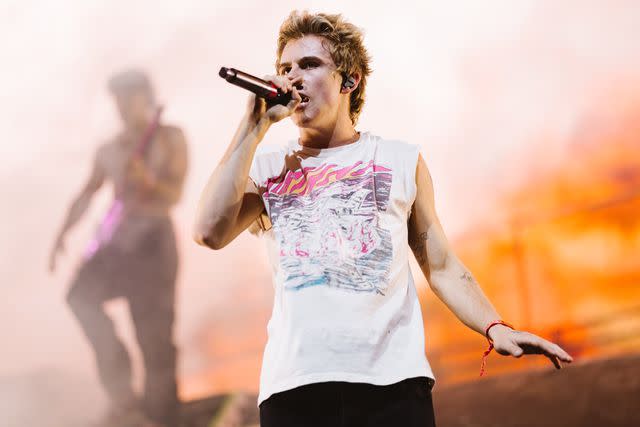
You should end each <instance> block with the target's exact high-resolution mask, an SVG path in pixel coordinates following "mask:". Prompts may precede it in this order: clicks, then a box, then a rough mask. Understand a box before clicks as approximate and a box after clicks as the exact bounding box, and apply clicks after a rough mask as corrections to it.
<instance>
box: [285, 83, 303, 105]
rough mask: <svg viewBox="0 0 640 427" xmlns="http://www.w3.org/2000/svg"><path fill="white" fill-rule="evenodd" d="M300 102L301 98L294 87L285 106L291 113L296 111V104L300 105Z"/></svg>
mask: <svg viewBox="0 0 640 427" xmlns="http://www.w3.org/2000/svg"><path fill="white" fill-rule="evenodd" d="M300 102H302V97H301V96H300V94H299V93H298V89H297V88H296V87H295V86H294V87H293V90H292V92H291V101H289V103H288V104H287V108H288V109H289V110H290V111H293V110H295V109H296V107H297V106H298V104H300Z"/></svg>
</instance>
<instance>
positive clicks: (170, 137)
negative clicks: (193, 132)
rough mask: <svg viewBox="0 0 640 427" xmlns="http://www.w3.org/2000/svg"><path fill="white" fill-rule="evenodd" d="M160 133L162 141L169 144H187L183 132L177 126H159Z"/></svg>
mask: <svg viewBox="0 0 640 427" xmlns="http://www.w3.org/2000/svg"><path fill="white" fill-rule="evenodd" d="M160 132H161V133H162V135H163V137H164V139H165V140H166V141H167V142H169V143H170V144H178V145H183V144H186V142H187V140H186V137H185V135H184V131H183V130H182V128H180V127H178V126H174V125H162V126H160Z"/></svg>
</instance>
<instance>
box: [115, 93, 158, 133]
mask: <svg viewBox="0 0 640 427" xmlns="http://www.w3.org/2000/svg"><path fill="white" fill-rule="evenodd" d="M115 101H116V105H117V106H118V112H119V113H120V117H121V118H122V121H123V122H124V123H125V125H126V126H133V127H136V126H140V125H143V126H144V125H146V124H147V121H148V120H149V115H150V114H149V112H150V111H151V109H152V107H153V105H152V103H151V99H150V97H149V94H148V93H146V91H143V90H131V91H128V92H124V93H117V94H116V95H115Z"/></svg>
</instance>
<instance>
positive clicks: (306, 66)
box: [302, 62, 318, 68]
mask: <svg viewBox="0 0 640 427" xmlns="http://www.w3.org/2000/svg"><path fill="white" fill-rule="evenodd" d="M317 65H318V64H316V63H315V62H307V63H305V64H302V68H311V67H316V66H317Z"/></svg>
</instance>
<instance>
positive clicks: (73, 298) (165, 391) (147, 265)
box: [67, 218, 178, 426]
mask: <svg viewBox="0 0 640 427" xmlns="http://www.w3.org/2000/svg"><path fill="white" fill-rule="evenodd" d="M138 220H141V219H138ZM149 221H151V223H149V224H147V225H148V227H144V228H143V230H144V232H143V233H141V234H140V235H139V236H138V238H137V239H136V240H135V241H134V242H133V244H129V246H128V247H127V249H126V250H125V249H123V248H122V247H119V246H118V244H117V239H115V237H117V236H115V237H114V243H113V244H111V245H110V246H105V247H104V248H101V249H100V250H99V251H98V252H97V253H96V254H95V255H94V256H93V257H92V258H91V259H90V260H88V261H87V262H85V263H84V264H83V265H82V266H81V267H80V269H79V270H78V272H77V274H76V277H75V279H74V281H73V283H72V285H71V288H70V290H69V293H68V295H67V302H68V304H69V306H70V307H71V310H72V311H73V313H74V315H75V316H76V318H77V319H78V321H79V323H80V325H81V327H82V330H83V331H84V333H85V335H86V337H87V339H88V340H89V342H90V344H91V346H92V348H93V351H94V353H95V360H96V365H97V368H98V375H99V377H100V381H101V383H102V385H103V387H104V390H105V392H106V393H107V395H108V397H109V398H110V400H111V403H112V405H113V406H114V407H116V408H117V407H128V406H132V405H137V404H138V403H139V400H138V399H137V397H136V396H135V394H134V392H133V389H132V384H131V360H130V357H129V353H128V352H127V350H126V348H125V346H124V344H123V343H122V342H121V340H120V339H119V338H118V336H117V334H116V331H115V327H114V324H113V321H112V320H111V318H110V317H109V316H107V314H106V312H105V310H104V307H103V304H104V303H105V302H106V301H109V300H111V299H114V298H125V299H126V300H127V302H128V304H129V310H130V312H131V318H132V320H133V324H134V328H135V333H136V338H137V340H138V344H139V346H140V350H141V351H142V356H143V360H144V368H145V382H144V395H143V399H142V402H141V404H142V409H143V410H144V411H145V412H146V413H147V415H148V416H149V417H150V418H151V419H153V420H155V421H157V422H160V423H162V424H164V425H167V426H174V425H176V424H177V418H178V398H177V387H176V347H175V345H174V343H173V323H174V315H175V313H174V311H175V307H174V305H175V279H176V271H177V251H176V245H175V237H174V234H173V229H172V225H171V222H170V220H169V218H154V219H150V220H149ZM127 228H128V227H127V224H121V226H120V227H119V229H118V230H119V231H120V230H121V229H122V232H123V233H126V232H127ZM137 228H139V227H137Z"/></svg>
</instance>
